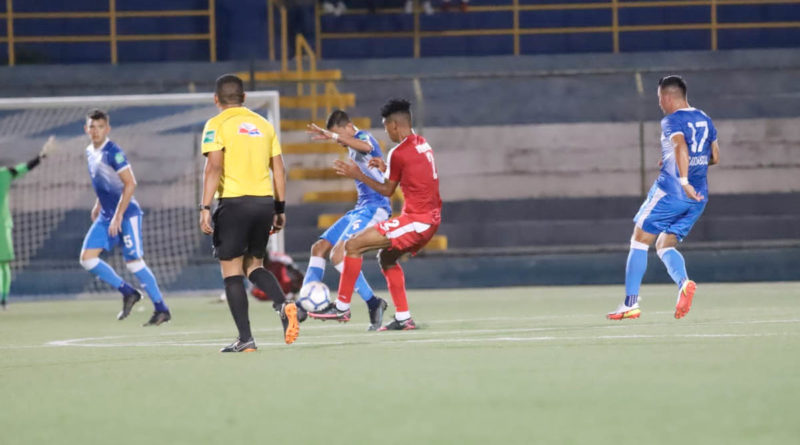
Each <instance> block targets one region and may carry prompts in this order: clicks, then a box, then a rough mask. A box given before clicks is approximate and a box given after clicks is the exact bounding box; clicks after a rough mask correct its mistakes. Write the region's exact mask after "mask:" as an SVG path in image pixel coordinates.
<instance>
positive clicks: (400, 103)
mask: <svg viewBox="0 0 800 445" xmlns="http://www.w3.org/2000/svg"><path fill="white" fill-rule="evenodd" d="M394 114H402V115H404V116H405V117H406V119H408V123H409V124H410V123H411V102H409V101H407V100H405V99H389V101H388V102H386V104H385V105H384V106H383V107H382V108H381V117H382V118H384V119H388V118H389V117H390V116H392V115H394Z"/></svg>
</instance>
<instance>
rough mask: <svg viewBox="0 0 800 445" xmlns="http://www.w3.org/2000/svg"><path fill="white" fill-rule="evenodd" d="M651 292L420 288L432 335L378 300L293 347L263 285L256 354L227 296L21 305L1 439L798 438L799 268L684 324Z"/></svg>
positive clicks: (698, 311) (9, 341) (719, 289)
mask: <svg viewBox="0 0 800 445" xmlns="http://www.w3.org/2000/svg"><path fill="white" fill-rule="evenodd" d="M643 290H644V292H645V293H644V298H643V301H642V307H643V313H642V318H641V319H639V320H628V321H623V322H609V321H606V320H605V319H604V315H605V313H606V312H607V311H609V310H611V309H614V308H615V307H616V305H617V304H618V303H619V302H620V298H621V293H622V288H621V286H581V287H530V288H494V289H469V290H447V291H413V292H410V293H409V300H410V302H411V310H412V312H413V315H414V318H415V320H417V322H418V324H419V325H420V329H419V330H417V331H412V332H382V333H368V332H365V328H366V325H367V321H366V318H367V317H366V308H365V307H364V305H363V304H360V303H359V304H356V305H355V306H354V311H353V320H352V321H351V322H350V323H348V324H342V325H340V324H336V323H332V322H327V323H322V322H318V321H314V320H309V321H307V322H305V323H303V324H302V325H301V332H300V338H299V339H298V341H297V342H296V343H295V344H293V345H291V346H287V345H284V344H283V341H282V334H281V331H280V327H279V322H278V319H277V317H276V316H275V314H274V312H272V310H271V305H270V304H267V303H260V302H257V301H251V305H250V308H251V320H252V324H253V327H254V333H255V336H256V342H257V343H258V346H259V350H258V352H255V353H250V354H220V353H218V352H217V350H218V349H219V348H220V347H221V346H224V345H226V344H227V343H229V342H230V341H231V340H232V339H233V337H234V336H235V328H234V325H233V321H232V320H231V317H230V314H229V312H228V308H227V306H226V305H224V304H219V303H212V301H213V300H214V296H212V295H210V294H207V295H197V296H196V297H193V298H173V299H171V300H169V303H170V305H171V309H172V312H173V315H174V318H173V321H172V322H170V323H168V324H166V325H163V326H161V327H158V328H143V327H141V326H140V324H141V323H142V322H144V321H146V319H147V317H148V316H149V315H150V307H149V303H148V302H143V304H140V305H139V306H137V308H136V309H135V310H134V313H133V314H132V315H131V317H129V318H128V319H127V320H125V321H122V322H118V321H116V319H115V315H116V313H117V311H118V309H119V308H118V305H119V304H118V301H117V299H116V298H114V299H113V300H112V299H106V300H91V301H52V302H50V301H49V302H32V303H16V304H13V305H12V306H10V308H9V311H7V312H4V313H2V312H0V357H2V359H1V360H0V395H1V397H2V400H3V403H2V416H0V443H3V444H4V445H10V444H45V443H47V444H109V443H113V444H141V443H154V444H162V443H163V444H167V443H169V444H199V443H209V444H211V443H214V444H219V443H227V444H236V443H341V444H345V443H369V444H374V443H435V444H441V443H491V444H495V443H497V444H499V443H552V444H556V443H559V444H560V443H615V444H619V443H647V444H653V443H684V442H685V443H747V444H754V443H763V444H776V443H796V442H797V440H798V438H799V437H800V423H798V422H797V414H796V413H795V411H794V410H795V409H796V404H797V400H798V394H800V376H799V375H798V369H800V354H799V352H800V283H748V284H703V283H701V284H700V286H699V288H698V293H697V295H696V297H695V303H694V306H693V308H692V311H691V312H690V313H689V315H688V316H687V317H686V318H685V319H682V320H675V319H674V318H673V317H672V306H673V304H674V301H675V288H674V286H660V285H658V286H657V285H645V287H644V288H643ZM12 303H13V301H12ZM137 309H138V310H137ZM256 441H258V442H256Z"/></svg>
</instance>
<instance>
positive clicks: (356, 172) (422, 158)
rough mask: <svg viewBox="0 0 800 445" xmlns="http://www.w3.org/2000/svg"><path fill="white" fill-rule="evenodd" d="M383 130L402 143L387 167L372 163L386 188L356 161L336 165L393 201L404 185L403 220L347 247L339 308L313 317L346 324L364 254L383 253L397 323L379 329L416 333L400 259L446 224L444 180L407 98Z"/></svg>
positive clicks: (395, 104)
mask: <svg viewBox="0 0 800 445" xmlns="http://www.w3.org/2000/svg"><path fill="white" fill-rule="evenodd" d="M381 116H382V117H383V127H384V129H385V130H386V133H387V134H388V135H389V139H391V140H392V142H399V144H398V145H397V146H396V147H394V148H393V149H391V150H390V151H389V154H388V155H387V156H386V163H384V162H383V160H382V159H380V158H372V160H371V161H370V166H374V167H378V168H380V169H381V170H382V171H383V172H384V176H385V177H386V181H385V182H383V183H382V184H381V183H379V182H377V181H375V180H373V179H371V178H369V177H368V176H366V175H365V174H364V173H363V172H362V171H361V169H360V168H358V166H357V165H356V164H354V163H353V162H352V161H349V162H345V161H336V162H335V164H334V169H335V170H336V173H338V174H340V175H342V176H347V177H350V178H353V179H357V180H359V181H362V182H364V183H365V184H367V185H368V186H370V187H372V188H373V189H375V190H376V191H378V192H379V193H381V194H382V195H384V196H392V194H393V193H394V191H395V189H396V188H397V186H398V185H400V189H401V190H402V191H403V196H404V197H405V204H404V205H403V212H402V214H401V215H400V216H398V217H395V218H391V219H388V220H386V221H384V222H382V223H380V224H378V225H375V226H371V227H369V228H367V229H365V230H363V231H361V232H359V233H358V234H357V235H356V236H354V237H353V238H351V239H349V240H348V241H347V242H345V245H344V249H345V258H344V270H343V271H342V275H341V278H340V280H339V298H338V299H337V300H336V302H335V304H332V305H330V306H329V307H328V308H326V309H324V310H322V311H320V312H316V313H315V312H311V313H309V314H308V315H309V316H310V317H312V318H320V319H328V320H342V314H345V313H349V311H350V297H351V296H352V295H353V287H354V286H355V282H356V279H357V278H358V274H359V272H360V271H361V261H362V260H361V255H363V254H364V253H365V252H368V251H370V250H375V249H380V252H379V253H378V260H379V261H380V265H381V269H382V270H383V275H384V276H385V277H386V283H387V285H388V287H389V293H390V294H391V295H392V300H393V301H394V305H395V315H394V320H392V321H391V322H390V323H389V324H387V325H386V326H383V327H381V328H380V329H378V330H379V331H386V330H410V329H416V327H417V326H416V324H415V323H414V320H413V319H412V318H411V313H410V312H409V310H408V301H407V299H406V285H405V276H404V275H403V269H402V268H400V265H399V264H398V263H397V260H398V259H399V258H400V257H401V256H402V255H403V254H405V253H409V252H410V253H412V254H416V252H417V251H419V249H421V248H422V247H424V246H425V244H427V243H428V241H430V239H431V238H432V237H433V235H434V234H435V233H436V230H437V229H438V228H439V224H440V222H441V211H442V199H441V198H440V197H439V175H438V173H437V172H436V164H435V163H434V160H433V149H431V146H430V145H428V143H427V142H425V139H424V138H423V137H422V136H418V135H417V134H415V133H414V130H412V128H411V104H410V103H409V102H408V101H407V100H404V99H392V100H390V101H389V102H387V103H386V105H384V106H383V108H382V109H381Z"/></svg>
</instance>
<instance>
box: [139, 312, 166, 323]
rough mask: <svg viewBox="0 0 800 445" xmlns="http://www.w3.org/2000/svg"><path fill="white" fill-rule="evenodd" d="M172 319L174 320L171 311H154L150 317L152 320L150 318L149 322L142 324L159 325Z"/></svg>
mask: <svg viewBox="0 0 800 445" xmlns="http://www.w3.org/2000/svg"><path fill="white" fill-rule="evenodd" d="M170 320H172V315H171V314H170V313H169V311H164V312H160V311H155V312H153V316H152V317H150V320H148V321H147V323H145V324H143V325H142V326H158V325H160V324H161V323H166V322H168V321H170Z"/></svg>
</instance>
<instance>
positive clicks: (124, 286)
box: [81, 258, 169, 312]
mask: <svg viewBox="0 0 800 445" xmlns="http://www.w3.org/2000/svg"><path fill="white" fill-rule="evenodd" d="M81 266H83V268H84V269H86V270H88V271H89V272H90V273H91V274H92V275H94V276H96V277H97V278H99V279H100V280H102V281H104V282H105V283H108V284H109V285H110V286H111V287H113V288H114V289H116V290H118V291H120V293H122V295H123V296H126V295H130V294H132V293H134V292H136V289H134V288H133V286H131V285H130V284H128V283H127V282H126V281H125V280H123V279H122V277H120V276H119V275H117V273H116V272H115V271H114V269H113V268H112V267H111V266H109V265H108V263H106V262H105V261H103V260H101V259H100V258H91V259H88V260H81ZM127 266H128V270H130V271H131V272H133V274H134V275H136V278H138V279H139V283H141V285H142V288H144V290H145V291H146V292H147V295H148V296H149V297H150V300H151V301H152V302H153V306H155V308H156V310H157V311H159V312H167V311H169V308H168V307H167V305H166V304H164V297H163V296H162V295H161V290H160V289H159V288H158V282H157V281H156V277H155V275H153V272H152V271H150V268H148V267H147V265H146V264H145V263H144V261H142V260H137V261H133V262H130V263H128V264H127Z"/></svg>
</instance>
